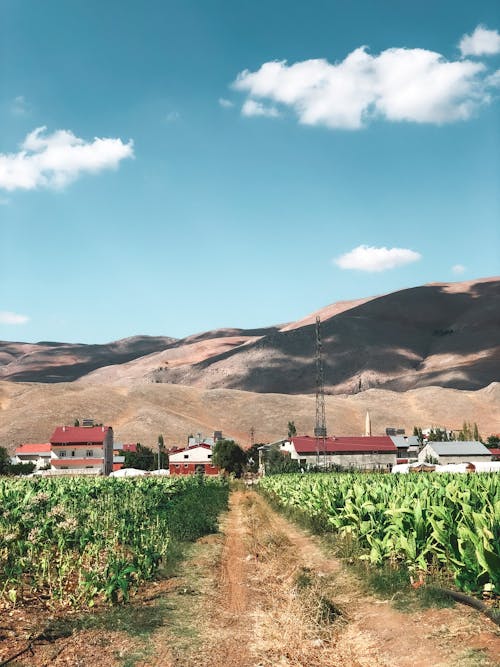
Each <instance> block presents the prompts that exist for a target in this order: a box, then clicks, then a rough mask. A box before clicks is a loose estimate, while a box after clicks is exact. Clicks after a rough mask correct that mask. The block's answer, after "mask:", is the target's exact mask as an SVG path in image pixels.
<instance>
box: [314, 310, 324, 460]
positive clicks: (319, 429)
mask: <svg viewBox="0 0 500 667" xmlns="http://www.w3.org/2000/svg"><path fill="white" fill-rule="evenodd" d="M315 358H316V424H315V426H314V437H315V438H316V463H317V465H319V456H320V452H323V456H325V457H326V416H325V379H324V373H323V351H322V347H321V320H320V318H319V316H318V317H316V355H315Z"/></svg>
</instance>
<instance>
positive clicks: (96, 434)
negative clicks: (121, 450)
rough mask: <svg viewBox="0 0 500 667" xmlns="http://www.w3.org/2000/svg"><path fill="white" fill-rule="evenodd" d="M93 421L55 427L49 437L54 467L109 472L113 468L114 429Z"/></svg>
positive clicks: (71, 470) (65, 469)
mask: <svg viewBox="0 0 500 667" xmlns="http://www.w3.org/2000/svg"><path fill="white" fill-rule="evenodd" d="M87 423H89V422H88V420H86V424H87ZM90 424H92V425H90ZM90 424H89V425H84V426H58V427H57V428H56V430H55V431H54V433H53V434H52V437H51V438H50V446H51V452H52V458H51V467H52V470H53V471H61V472H62V474H65V473H66V474H68V473H73V474H103V475H109V473H110V472H111V471H112V469H113V429H112V428H111V426H94V425H93V422H90Z"/></svg>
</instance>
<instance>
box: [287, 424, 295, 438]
mask: <svg viewBox="0 0 500 667" xmlns="http://www.w3.org/2000/svg"><path fill="white" fill-rule="evenodd" d="M295 435H297V429H296V428H295V422H288V438H289V439H290V438H293V437H294V436H295Z"/></svg>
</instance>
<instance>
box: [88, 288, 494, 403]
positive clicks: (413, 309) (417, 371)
mask: <svg viewBox="0 0 500 667" xmlns="http://www.w3.org/2000/svg"><path fill="white" fill-rule="evenodd" d="M316 314H318V315H319V316H320V317H321V320H322V324H321V330H322V342H323V354H324V374H325V389H326V391H327V392H328V393H346V394H353V393H358V392H360V391H364V390H366V389H369V388H371V387H384V388H387V389H392V390H395V391H406V390H408V389H412V388H417V387H425V386H431V385H434V386H442V387H451V388H456V389H478V388H481V387H485V386H487V385H488V384H490V383H491V382H494V381H496V380H498V379H499V378H500V279H498V278H490V279H485V280H479V281H471V282H464V283H443V284H433V285H426V286H423V287H416V288H412V289H406V290H401V291H399V292H394V293H392V294H387V295H384V296H380V297H374V298H372V299H365V300H361V301H354V302H344V303H341V304H333V305H332V306H328V307H327V308H325V309H323V310H322V311H318V313H314V314H313V315H311V316H309V317H307V318H305V319H304V320H301V321H300V322H297V323H292V324H287V325H284V326H280V327H274V328H272V329H267V330H257V331H254V332H241V331H237V330H223V331H218V332H210V333H209V334H202V335H200V336H197V337H191V338H189V339H184V340H181V341H178V342H176V343H175V344H174V345H172V346H171V347H169V348H168V349H166V350H164V351H162V352H159V353H156V354H152V355H150V356H149V357H147V358H141V359H137V360H135V361H132V362H130V363H128V364H126V365H125V366H115V367H113V368H112V369H106V368H101V369H99V370H98V371H95V372H94V373H92V374H91V375H89V376H87V377H86V378H83V379H82V380H81V382H85V383H87V382H109V381H113V382H118V383H127V384H128V383H132V384H133V383H136V382H142V383H144V382H157V383H158V382H163V383H169V384H183V385H191V386H196V387H201V388H206V389H215V388H226V389H241V390H245V391H253V392H275V393H282V394H299V393H302V394H307V393H313V392H314V391H315V366H314V352H315V331H314V320H315V315H316Z"/></svg>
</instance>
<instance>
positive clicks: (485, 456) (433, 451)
mask: <svg viewBox="0 0 500 667" xmlns="http://www.w3.org/2000/svg"><path fill="white" fill-rule="evenodd" d="M418 460H419V461H420V462H424V461H426V460H427V461H433V462H434V463H438V464H439V465H446V464H447V463H476V462H481V461H491V452H490V450H489V449H488V448H487V447H485V446H484V445H483V444H482V443H481V442H477V441H461V440H452V441H450V442H428V443H427V444H426V445H425V447H424V448H423V449H422V450H421V452H420V454H419V455H418Z"/></svg>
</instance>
